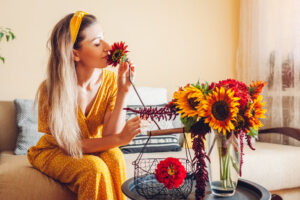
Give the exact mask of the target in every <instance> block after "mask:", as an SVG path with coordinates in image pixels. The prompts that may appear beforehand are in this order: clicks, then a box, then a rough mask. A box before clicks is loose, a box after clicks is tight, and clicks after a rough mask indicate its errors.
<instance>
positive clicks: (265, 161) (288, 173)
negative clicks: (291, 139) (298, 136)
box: [242, 142, 300, 190]
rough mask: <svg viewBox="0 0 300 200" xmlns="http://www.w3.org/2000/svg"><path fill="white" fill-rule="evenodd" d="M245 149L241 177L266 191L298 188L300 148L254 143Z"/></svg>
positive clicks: (299, 183) (299, 184)
mask: <svg viewBox="0 0 300 200" xmlns="http://www.w3.org/2000/svg"><path fill="white" fill-rule="evenodd" d="M254 147H255V148H256V150H255V151H252V150H250V149H249V148H248V147H246V148H245V155H244V164H243V177H242V178H244V179H248V180H250V181H253V182H256V183H258V184H261V185H263V186H264V187H266V188H267V189H268V190H279V189H283V188H294V187H300V173H299V169H300V156H299V155H300V147H295V146H288V145H280V144H270V143H263V142H256V143H255V145H254Z"/></svg>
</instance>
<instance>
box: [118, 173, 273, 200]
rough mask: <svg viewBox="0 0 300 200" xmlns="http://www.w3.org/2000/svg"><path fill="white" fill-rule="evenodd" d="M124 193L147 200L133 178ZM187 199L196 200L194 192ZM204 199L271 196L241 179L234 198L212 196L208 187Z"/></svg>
mask: <svg viewBox="0 0 300 200" xmlns="http://www.w3.org/2000/svg"><path fill="white" fill-rule="evenodd" d="M194 185H195V184H194ZM122 191H123V193H124V194H125V195H126V196H127V197H128V198H130V199H132V200H146V199H145V198H144V197H142V196H140V195H139V194H138V193H137V192H136V191H135V187H134V181H133V178H130V179H128V180H127V181H125V182H124V183H123V185H122ZM187 199H188V200H192V199H195V193H194V190H193V191H192V193H191V194H190V195H189V197H188V198H187ZM204 199H205V200H270V199H271V194H270V192H269V191H268V190H267V189H266V188H264V187H263V186H261V185H258V184H257V183H254V182H251V181H248V180H245V179H239V181H238V186H237V190H236V192H235V194H234V195H233V196H231V197H225V198H220V197H214V196H213V195H212V194H211V191H210V187H209V186H208V187H207V188H206V195H205V198H204Z"/></svg>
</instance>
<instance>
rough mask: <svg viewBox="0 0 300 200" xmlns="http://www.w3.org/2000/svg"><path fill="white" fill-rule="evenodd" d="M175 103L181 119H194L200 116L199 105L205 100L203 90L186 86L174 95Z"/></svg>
mask: <svg viewBox="0 0 300 200" xmlns="http://www.w3.org/2000/svg"><path fill="white" fill-rule="evenodd" d="M174 99H175V101H174V103H175V104H176V108H177V109H178V111H177V112H178V113H179V114H181V117H182V118H184V117H194V116H196V115H197V116H198V117H200V115H199V104H200V102H201V101H202V100H203V99H204V95H203V93H202V91H201V90H199V89H198V88H195V87H193V86H189V85H187V86H185V87H184V89H180V90H179V91H177V92H175V93H174Z"/></svg>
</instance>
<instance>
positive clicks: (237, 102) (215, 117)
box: [169, 79, 266, 199]
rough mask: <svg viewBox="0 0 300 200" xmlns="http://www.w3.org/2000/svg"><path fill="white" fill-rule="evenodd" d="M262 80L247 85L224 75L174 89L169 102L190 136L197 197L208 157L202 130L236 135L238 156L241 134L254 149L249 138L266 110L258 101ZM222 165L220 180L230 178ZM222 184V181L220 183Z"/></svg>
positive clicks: (201, 191)
mask: <svg viewBox="0 0 300 200" xmlns="http://www.w3.org/2000/svg"><path fill="white" fill-rule="evenodd" d="M265 84H266V83H265V82H262V81H257V82H252V83H251V84H250V85H249V86H247V85H246V84H244V83H243V82H240V81H237V80H234V79H227V80H224V81H219V82H218V83H214V82H213V83H211V84H208V83H207V82H206V83H200V82H198V83H196V84H187V85H186V86H185V87H183V88H182V87H181V88H179V90H178V91H176V92H175V93H174V95H173V97H174V98H173V100H172V101H171V102H170V103H169V106H170V107H173V109H175V110H176V112H177V113H179V114H180V118H181V121H182V123H183V124H184V126H185V128H186V129H187V132H191V134H192V135H191V136H192V138H193V150H194V151H195V158H194V164H195V165H196V172H195V176H196V197H197V199H203V197H204V195H205V186H206V182H207V181H208V173H207V170H206V163H205V158H207V159H208V160H209V157H208V156H207V155H206V153H205V150H204V141H205V136H206V134H207V133H210V132H211V130H214V131H215V132H216V133H217V134H220V135H221V137H223V138H225V140H226V139H227V138H229V137H231V136H234V138H236V139H237V138H239V139H240V142H241V157H242V155H243V144H242V143H243V138H244V137H245V138H246V139H247V143H248V145H249V147H250V148H251V149H252V150H255V149H254V147H253V146H252V144H251V138H252V137H255V136H257V134H258V128H260V127H262V126H263V124H262V123H261V121H260V118H265V116H264V113H265V112H266V110H265V109H263V107H264V105H265V103H264V102H262V96H261V95H260V93H261V91H262V88H263V87H264V86H265ZM226 152H227V149H226V148H225V149H224V148H223V149H222V154H223V156H225V154H226ZM226 156H227V155H226ZM225 159H226V157H225ZM225 163H226V162H224V165H225ZM227 165H228V162H227ZM241 165H242V158H241V162H240V166H239V168H237V167H236V166H235V167H236V169H238V170H239V173H240V176H241V173H242V172H241ZM226 167H227V168H226ZM225 169H228V166H224V173H223V174H222V177H223V181H229V182H230V181H231V179H230V176H229V175H228V172H227V171H225ZM221 173H222V172H221ZM231 184H232V182H231ZM223 187H226V184H223Z"/></svg>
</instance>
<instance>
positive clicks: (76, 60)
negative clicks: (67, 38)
mask: <svg viewBox="0 0 300 200" xmlns="http://www.w3.org/2000/svg"><path fill="white" fill-rule="evenodd" d="M72 51H73V60H74V61H75V62H79V61H80V57H79V52H78V50H76V49H73V50H72Z"/></svg>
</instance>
